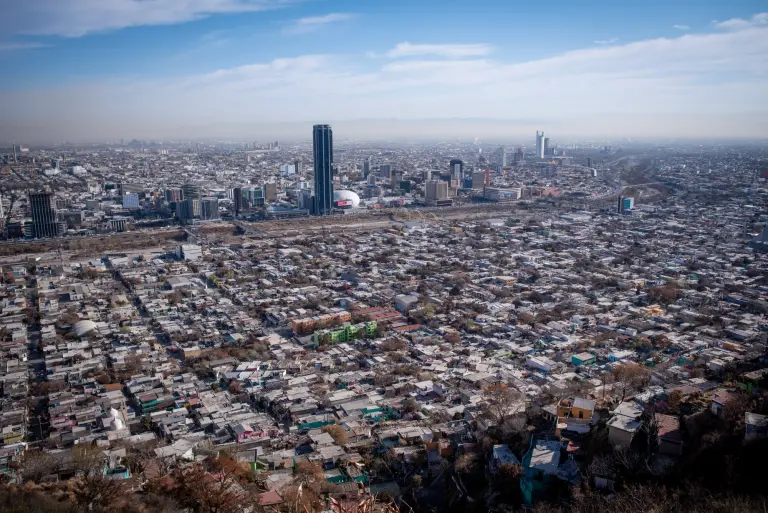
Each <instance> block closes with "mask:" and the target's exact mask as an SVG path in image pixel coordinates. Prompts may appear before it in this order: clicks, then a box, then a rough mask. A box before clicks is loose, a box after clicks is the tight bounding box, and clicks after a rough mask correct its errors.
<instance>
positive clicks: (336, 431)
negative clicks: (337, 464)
mask: <svg viewBox="0 0 768 513" xmlns="http://www.w3.org/2000/svg"><path fill="white" fill-rule="evenodd" d="M322 431H323V433H328V434H329V435H330V436H331V438H333V441H334V442H336V444H338V445H346V444H347V441H348V438H349V437H348V435H347V430H346V429H344V428H343V427H342V426H339V425H338V424H330V425H328V426H324V427H323V429H322Z"/></svg>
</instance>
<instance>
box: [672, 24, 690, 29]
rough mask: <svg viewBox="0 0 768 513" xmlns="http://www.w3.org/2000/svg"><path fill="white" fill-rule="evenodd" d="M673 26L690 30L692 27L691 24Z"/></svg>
mask: <svg viewBox="0 0 768 513" xmlns="http://www.w3.org/2000/svg"><path fill="white" fill-rule="evenodd" d="M672 28H673V29H677V30H690V29H691V27H690V25H672Z"/></svg>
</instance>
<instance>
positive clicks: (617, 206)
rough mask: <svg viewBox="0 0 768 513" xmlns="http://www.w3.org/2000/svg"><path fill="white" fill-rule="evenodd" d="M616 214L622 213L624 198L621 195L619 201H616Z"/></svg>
mask: <svg viewBox="0 0 768 513" xmlns="http://www.w3.org/2000/svg"><path fill="white" fill-rule="evenodd" d="M616 212H617V213H619V214H623V213H624V197H623V196H621V195H620V196H619V201H618V204H617V205H616Z"/></svg>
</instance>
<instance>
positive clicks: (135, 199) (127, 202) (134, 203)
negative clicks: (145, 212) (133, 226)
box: [123, 192, 139, 209]
mask: <svg viewBox="0 0 768 513" xmlns="http://www.w3.org/2000/svg"><path fill="white" fill-rule="evenodd" d="M123 208H130V209H138V208H139V195H138V194H136V193H135V192H132V193H129V194H126V195H124V196H123Z"/></svg>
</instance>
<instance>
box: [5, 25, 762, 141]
mask: <svg viewBox="0 0 768 513" xmlns="http://www.w3.org/2000/svg"><path fill="white" fill-rule="evenodd" d="M468 47H469V48H473V50H467V48H468ZM479 47H481V48H483V50H482V51H481V50H480V49H478V48H479ZM459 48H460V49H461V50H458V49H459ZM449 49H450V50H449ZM394 50H397V51H396V52H395V51H394ZM394 50H393V51H392V52H391V55H392V60H387V61H383V62H379V63H378V66H376V65H373V66H372V65H371V64H372V62H373V63H374V64H375V63H376V61H371V60H369V59H366V57H365V56H364V55H363V54H360V55H359V56H358V57H357V58H356V59H355V58H353V57H351V56H349V55H345V56H341V55H304V56H299V57H292V58H285V59H275V60H272V61H269V62H260V63H254V64H248V65H244V66H237V67H233V68H226V69H220V70H215V71H211V72H209V73H203V74H200V75H195V76H189V77H185V78H183V79H178V78H166V79H162V80H154V81H136V82H130V81H127V80H124V79H121V80H115V81H114V82H108V83H107V82H101V83H99V82H94V81H93V80H89V82H87V83H85V82H84V83H82V84H75V85H72V86H68V87H64V86H62V87H59V86H56V85H50V84H49V83H46V84H41V85H40V86H39V87H38V88H37V89H34V88H30V89H26V90H19V91H7V92H5V93H4V94H2V95H0V110H2V111H3V112H4V114H5V118H4V122H3V123H2V124H1V125H2V126H0V139H3V137H11V136H13V134H16V133H19V134H24V133H30V134H32V135H33V136H38V137H39V136H40V135H41V134H44V133H50V131H51V130H57V129H58V128H56V127H57V126H59V123H57V121H58V120H61V121H65V120H66V121H67V122H66V123H61V126H62V127H67V130H70V131H71V133H70V135H64V134H62V135H61V136H60V137H66V138H67V139H72V138H73V137H78V136H80V137H84V135H85V134H92V136H93V137H97V136H98V137H107V135H106V132H105V130H112V131H113V132H115V134H114V137H129V136H131V137H133V136H136V137H164V136H165V137H172V136H181V135H183V136H186V137H189V136H195V135H194V134H196V136H208V135H211V134H212V132H214V131H215V132H216V134H219V133H221V134H222V135H223V134H224V133H225V132H226V134H228V135H230V136H243V137H247V136H248V134H250V133H252V130H254V129H255V127H259V126H265V124H268V123H283V122H296V123H298V122H306V121H307V120H309V121H322V120H327V121H329V122H334V123H336V122H338V121H340V120H342V121H343V120H351V119H363V118H365V119H381V118H387V119H400V120H417V119H436V118H493V119H534V120H550V121H551V123H552V124H554V123H555V122H556V121H557V120H559V121H560V122H563V123H565V122H566V121H567V122H568V123H569V125H568V126H571V127H574V128H573V130H576V131H582V130H583V131H584V132H583V133H584V134H586V133H589V134H594V133H601V134H613V135H616V134H626V135H674V134H673V132H675V131H679V130H681V129H683V128H685V129H686V130H688V132H686V133H678V134H677V135H682V136H686V135H687V136H692V135H709V136H713V135H718V134H719V135H727V134H729V133H734V134H735V133H738V134H742V133H747V132H748V131H751V132H752V135H754V136H755V137H768V122H766V119H768V117H766V113H765V112H761V111H759V109H758V110H756V108H755V106H763V105H768V89H766V87H765V85H764V84H765V83H766V81H768V27H762V26H753V27H750V28H747V29H744V30H738V31H725V32H715V33H710V34H686V35H682V36H680V37H676V38H659V39H650V40H644V41H637V42H633V43H628V44H621V45H610V46H599V47H592V48H586V49H580V50H574V51H570V52H565V53H562V54H559V55H555V56H552V57H549V58H545V59H538V60H531V61H525V62H510V61H505V60H501V57H500V56H499V57H498V58H491V56H490V55H488V52H489V51H490V49H489V48H488V47H487V46H486V45H409V44H406V43H402V44H401V45H398V46H396V47H395V49H394ZM412 57H417V58H415V59H414V58H412ZM190 106H194V108H190ZM741 113H749V114H741ZM597 119H599V120H601V121H600V122H599V123H597V122H594V121H593V120H597ZM737 121H738V122H739V123H741V124H738V123H737ZM24 127H33V128H28V132H25V131H24ZM192 127H194V129H193V128H192ZM213 127H217V128H215V129H214V128H213ZM221 127H227V128H226V129H225V128H221ZM734 127H736V128H734ZM537 128H540V127H537ZM734 129H736V130H740V131H739V132H733V130H734ZM62 130H64V129H63V128H62ZM195 131H196V132H195ZM110 133H111V132H110ZM302 133H303V132H302ZM120 134H122V135H120ZM380 135H384V134H383V133H382V134H380ZM20 136H21V135H19V136H18V137H20Z"/></svg>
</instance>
